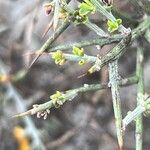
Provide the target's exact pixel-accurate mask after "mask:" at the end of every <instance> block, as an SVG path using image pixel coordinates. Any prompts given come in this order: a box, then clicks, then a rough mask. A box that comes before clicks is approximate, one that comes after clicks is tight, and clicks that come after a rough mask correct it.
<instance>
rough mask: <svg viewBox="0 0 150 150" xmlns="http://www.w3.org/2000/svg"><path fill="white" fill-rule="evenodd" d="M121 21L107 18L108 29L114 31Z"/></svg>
mask: <svg viewBox="0 0 150 150" xmlns="http://www.w3.org/2000/svg"><path fill="white" fill-rule="evenodd" d="M121 23H122V20H121V19H117V20H116V21H111V20H108V21H107V26H108V31H109V32H114V31H116V30H118V28H119V26H120V25H121Z"/></svg>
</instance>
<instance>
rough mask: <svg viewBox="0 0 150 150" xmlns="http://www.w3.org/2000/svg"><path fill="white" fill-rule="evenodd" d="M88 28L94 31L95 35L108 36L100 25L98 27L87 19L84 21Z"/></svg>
mask: <svg viewBox="0 0 150 150" xmlns="http://www.w3.org/2000/svg"><path fill="white" fill-rule="evenodd" d="M84 24H85V25H86V26H87V27H88V28H90V29H91V30H93V31H94V32H96V34H97V35H99V36H101V37H108V34H107V33H105V32H104V31H103V30H102V29H101V28H100V27H98V26H97V25H96V24H94V23H91V22H90V21H89V20H88V21H86V22H85V23H84Z"/></svg>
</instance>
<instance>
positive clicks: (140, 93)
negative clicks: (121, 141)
mask: <svg viewBox="0 0 150 150" xmlns="http://www.w3.org/2000/svg"><path fill="white" fill-rule="evenodd" d="M143 61H144V53H143V49H141V48H138V49H137V66H136V75H137V77H138V78H139V82H138V85H137V106H139V105H142V104H143V98H144V72H143V68H144V66H143V65H144V64H143V63H144V62H143ZM135 136H136V150H142V144H143V117H142V114H141V115H139V116H138V118H137V119H136V133H135Z"/></svg>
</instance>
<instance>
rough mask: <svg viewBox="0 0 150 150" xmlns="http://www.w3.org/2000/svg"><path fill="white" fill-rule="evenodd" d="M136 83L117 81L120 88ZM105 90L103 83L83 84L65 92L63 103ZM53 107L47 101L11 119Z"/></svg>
mask: <svg viewBox="0 0 150 150" xmlns="http://www.w3.org/2000/svg"><path fill="white" fill-rule="evenodd" d="M137 81H138V79H137V77H136V76H133V77H130V78H126V79H122V80H120V81H119V85H120V86H128V85H132V84H136V83H137ZM106 88H109V87H108V83H103V84H91V85H88V84H84V86H82V87H79V88H77V89H72V90H69V91H66V93H67V96H66V97H67V99H65V101H68V100H70V98H71V99H73V98H74V95H75V94H76V95H75V96H77V94H78V93H81V92H88V91H95V90H101V89H106ZM52 107H54V104H53V103H52V101H51V100H50V101H48V102H46V103H43V104H39V105H38V107H34V108H32V109H30V110H28V111H26V112H23V113H20V114H17V115H15V116H13V117H22V116H26V115H34V114H36V113H38V112H42V111H45V110H46V109H50V108H52Z"/></svg>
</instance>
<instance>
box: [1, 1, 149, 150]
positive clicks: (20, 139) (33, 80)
mask: <svg viewBox="0 0 150 150" xmlns="http://www.w3.org/2000/svg"><path fill="white" fill-rule="evenodd" d="M45 2H46V1H38V0H30V1H29V0H28V1H25V0H5V1H4V0H0V150H28V148H30V149H31V150H34V149H35V150H53V149H55V150H93V149H94V150H117V149H118V146H117V140H116V129H115V120H114V115H113V108H112V99H111V93H110V90H109V89H107V90H101V91H95V92H87V93H83V94H80V95H79V96H77V97H76V98H75V99H74V100H73V101H71V102H67V103H65V104H64V105H63V106H62V107H60V108H58V109H51V113H50V115H49V116H48V117H47V119H46V120H43V119H42V118H41V119H38V118H37V117H36V115H34V116H27V117H23V118H12V116H13V115H15V114H17V113H19V112H24V111H26V110H28V109H30V108H32V105H34V104H40V103H44V102H46V101H48V100H49V96H50V95H51V94H53V93H55V91H56V90H59V91H65V90H69V89H73V88H77V87H80V86H82V85H83V84H84V83H86V84H91V83H100V82H107V81H108V71H107V66H105V67H104V68H103V69H102V71H101V72H100V73H99V72H97V73H94V74H92V75H86V76H84V77H82V78H78V76H80V75H82V74H84V73H85V72H86V71H87V70H88V68H89V67H90V66H91V65H90V64H87V65H85V66H79V65H78V64H77V63H73V62H67V63H66V64H65V65H63V66H58V65H56V64H55V63H54V61H53V60H52V59H51V58H50V56H49V55H46V54H44V55H42V56H41V57H40V58H39V59H38V61H37V62H36V63H35V64H34V66H33V67H32V68H31V69H30V71H29V72H28V73H27V74H26V70H27V68H28V66H29V63H30V61H31V60H32V57H33V56H34V51H35V50H38V49H39V48H40V47H41V46H42V44H43V43H44V42H45V41H46V39H47V38H48V37H49V36H50V35H51V34H52V33H53V31H52V30H50V31H49V32H48V34H47V35H46V36H45V37H44V38H42V35H43V33H44V31H45V29H46V27H47V25H48V23H49V22H50V20H51V16H46V15H45V12H44V9H43V4H44V3H45ZM144 2H145V0H143V3H144ZM77 5H78V2H77V1H75V0H72V2H71V4H70V6H72V7H77ZM149 7H150V6H147V5H146V7H143V5H142V4H141V5H140V4H137V3H135V1H134V0H132V1H130V0H129V1H128V0H124V1H121V0H114V10H113V13H114V14H115V16H116V17H117V18H121V19H122V20H123V24H124V25H125V26H126V27H131V29H133V28H135V27H137V25H138V24H139V22H140V20H142V19H143V17H144V16H145V10H147V9H148V8H149ZM147 12H148V13H149V11H147ZM91 20H92V22H94V23H96V24H97V25H100V26H101V27H102V28H104V30H106V29H105V28H106V19H105V18H104V17H102V16H101V15H100V14H96V15H94V16H91ZM58 26H59V25H58ZM94 37H97V35H96V34H95V33H94V32H92V31H90V30H89V29H88V28H87V27H85V26H83V25H79V26H75V25H71V26H70V27H69V28H68V29H67V30H66V31H65V32H64V33H63V34H62V35H61V36H60V37H59V38H58V39H57V41H56V42H55V44H54V45H59V44H64V43H65V44H66V43H73V42H78V41H81V40H82V39H84V40H85V39H92V38H94ZM139 45H140V46H142V47H143V48H144V51H145V62H144V65H145V67H144V73H145V79H144V80H145V90H146V92H147V93H149V91H150V84H149V83H150V76H149V72H150V60H149V54H150V51H149V50H150V45H149V43H148V40H147V39H145V38H144V37H142V38H139V39H138V40H136V41H134V42H133V43H132V44H131V45H130V47H128V50H127V53H125V55H124V56H123V57H122V58H121V59H120V62H119V65H120V68H119V69H120V74H121V77H122V78H125V77H130V76H132V75H134V74H135V67H136V66H135V65H136V49H137V47H138V46H139ZM113 46H114V45H108V46H104V47H103V53H106V52H107V51H108V50H110V49H111V48H112V47H113ZM85 49H86V53H87V54H89V55H97V54H98V53H99V50H97V48H96V47H95V46H90V47H86V48H85ZM25 74H26V75H25ZM120 93H121V100H122V111H123V116H126V114H127V112H128V111H129V110H133V109H134V108H135V106H136V85H133V86H128V87H124V88H121V91H120ZM149 124H150V119H149V118H148V117H145V118H144V130H145V131H144V150H148V149H149V147H150V137H149V135H150V128H149ZM134 129H135V127H134V123H131V124H130V125H129V126H128V128H127V130H126V135H125V149H126V150H134V149H135V147H134V146H135V137H134V134H135V130H134Z"/></svg>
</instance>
